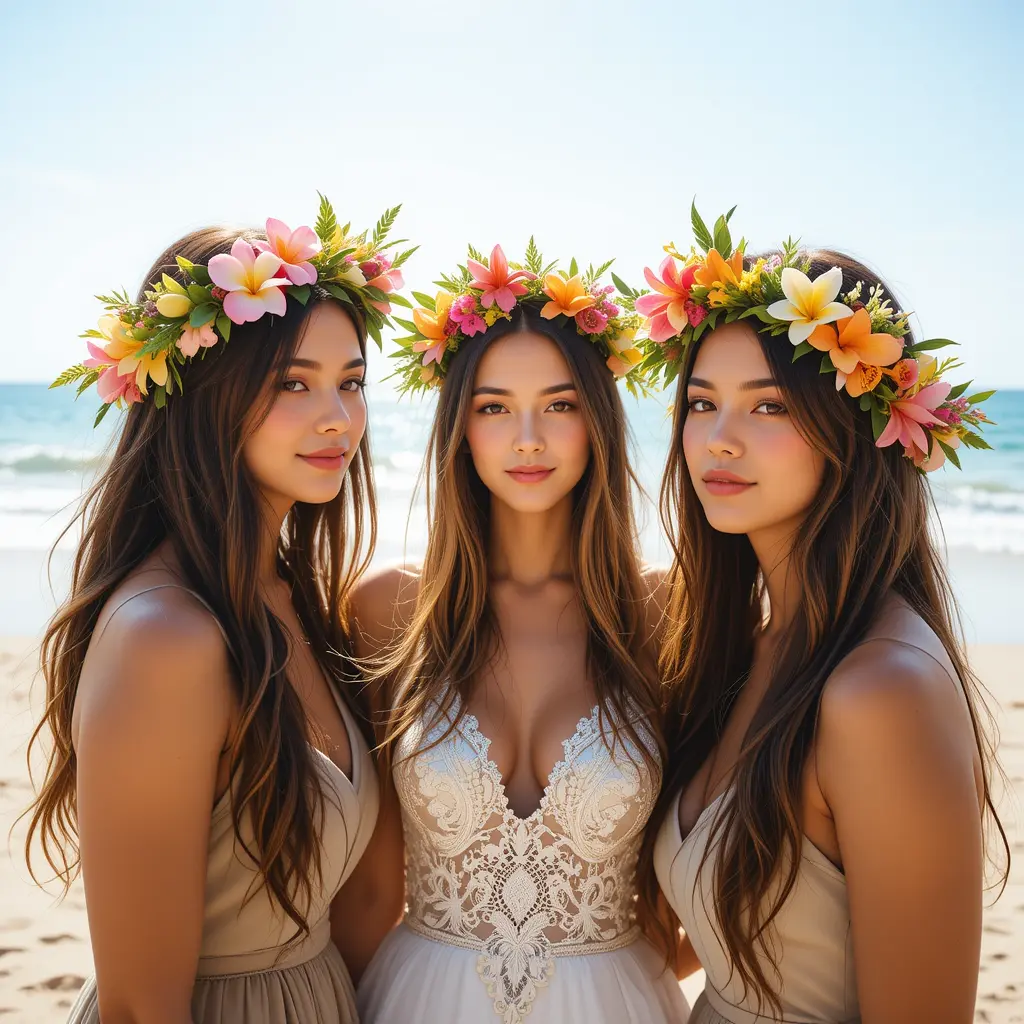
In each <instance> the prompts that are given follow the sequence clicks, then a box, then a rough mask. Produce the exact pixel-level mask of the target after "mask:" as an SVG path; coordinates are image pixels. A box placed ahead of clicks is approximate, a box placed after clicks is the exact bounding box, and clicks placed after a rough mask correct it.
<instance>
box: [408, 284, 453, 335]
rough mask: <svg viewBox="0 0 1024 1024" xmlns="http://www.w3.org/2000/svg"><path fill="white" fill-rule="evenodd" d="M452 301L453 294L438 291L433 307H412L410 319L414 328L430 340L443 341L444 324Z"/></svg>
mask: <svg viewBox="0 0 1024 1024" xmlns="http://www.w3.org/2000/svg"><path fill="white" fill-rule="evenodd" d="M454 301H455V296H454V295H452V293H451V292H438V293H437V298H436V299H435V300H434V308H433V309H424V308H422V307H421V308H417V309H414V310H413V311H412V321H413V323H414V324H415V325H416V330H418V331H419V332H420V334H422V335H423V337H424V338H429V339H430V340H431V341H444V339H445V333H444V325H445V324H446V323H447V322H448V310H449V309H451V308H452V303H453V302H454Z"/></svg>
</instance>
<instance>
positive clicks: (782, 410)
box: [688, 398, 787, 416]
mask: <svg viewBox="0 0 1024 1024" xmlns="http://www.w3.org/2000/svg"><path fill="white" fill-rule="evenodd" d="M702 402H703V403H705V404H707V405H711V406H713V405H714V403H713V402H712V401H711V399H710V398H691V399H690V400H689V403H688V406H689V410H690V412H695V413H701V412H708V411H709V410H708V409H698V408H696V406H697V405H698V404H699V403H702ZM762 405H771V406H774V407H775V411H774V412H763V413H761V415H762V416H785V415H786V412H787V410H786V407H785V406H784V405H783V404H782V403H781V402H773V401H772V400H771V399H770V398H764V399H762V400H761V401H760V402H758V403H757V405H755V406H754V409H755V410H756V409H759V408H760V407H761V406H762Z"/></svg>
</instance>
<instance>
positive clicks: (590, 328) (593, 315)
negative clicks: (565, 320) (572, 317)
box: [576, 306, 608, 334]
mask: <svg viewBox="0 0 1024 1024" xmlns="http://www.w3.org/2000/svg"><path fill="white" fill-rule="evenodd" d="M576 326H577V327H579V328H580V330H583V331H586V333H587V334H600V333H601V332H602V331H603V330H604V329H605V328H606V327H607V326H608V317H607V316H605V314H604V313H602V312H601V310H599V309H598V308H597V307H596V306H588V307H587V308H586V309H581V310H580V311H579V312H578V313H577V314H576Z"/></svg>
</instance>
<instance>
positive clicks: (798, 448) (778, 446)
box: [683, 323, 825, 551]
mask: <svg viewBox="0 0 1024 1024" xmlns="http://www.w3.org/2000/svg"><path fill="white" fill-rule="evenodd" d="M686 400H687V403H688V406H689V408H688V411H687V415H686V422H685V424H684V425H683V451H684V454H685V456H686V465H687V468H688V469H689V472H690V479H691V480H692V482H693V487H694V489H695V490H696V492H697V496H698V498H699V499H700V502H701V504H702V505H703V506H704V512H705V514H706V515H707V517H708V522H709V523H710V524H711V525H712V526H713V527H714V528H715V529H716V530H720V531H721V532H722V533H745V534H747V535H748V536H749V537H750V539H751V543H753V544H754V546H755V548H763V549H764V550H766V551H768V550H772V549H775V548H778V547H779V546H780V545H782V544H784V543H785V541H786V539H787V538H788V537H790V536H791V535H792V533H793V531H794V530H795V529H796V528H797V526H799V524H800V522H801V520H802V519H803V517H804V515H805V514H806V512H807V509H808V508H809V507H810V505H811V503H812V502H813V501H814V496H815V494H817V491H818V488H819V486H820V483H821V478H822V473H823V471H824V463H825V460H824V457H823V456H822V455H821V454H820V453H819V452H817V451H815V450H814V449H813V448H812V447H811V445H810V444H809V443H808V442H807V440H806V439H805V438H804V437H803V436H802V435H801V434H800V432H799V431H798V430H797V428H796V424H795V423H794V422H793V420H792V419H791V418H790V416H789V412H788V410H787V409H786V405H785V402H784V401H783V398H782V394H781V392H780V391H779V388H778V386H777V385H776V383H775V381H774V380H772V374H771V370H770V369H769V367H768V361H767V360H766V359H765V357H764V353H763V352H762V350H761V345H760V343H759V342H758V340H757V335H756V334H755V333H754V331H753V330H752V329H751V328H750V327H748V326H746V325H745V324H740V323H735V324H728V325H726V326H724V327H720V328H719V329H718V330H716V331H714V332H713V333H712V334H711V335H710V337H709V338H708V339H707V340H706V341H705V342H704V344H703V345H702V346H701V348H700V351H699V352H698V353H697V358H696V360H695V361H694V366H693V371H692V373H691V375H690V379H689V381H688V383H687V388H686Z"/></svg>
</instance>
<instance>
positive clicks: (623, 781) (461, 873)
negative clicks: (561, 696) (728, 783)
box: [358, 705, 689, 1024]
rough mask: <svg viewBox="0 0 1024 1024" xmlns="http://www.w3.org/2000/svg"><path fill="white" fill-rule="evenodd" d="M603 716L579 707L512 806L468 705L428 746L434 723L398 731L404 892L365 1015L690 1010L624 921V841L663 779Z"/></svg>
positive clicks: (673, 1013)
mask: <svg viewBox="0 0 1024 1024" xmlns="http://www.w3.org/2000/svg"><path fill="white" fill-rule="evenodd" d="M457 713H458V706H457V705H456V707H455V709H454V710H453V714H455V715H457ZM602 718H603V719H604V721H605V724H606V729H605V733H606V736H607V742H604V741H603V739H604V738H603V737H602V729H601V725H600V720H601V719H602ZM607 723H608V715H607V714H605V715H604V716H600V715H599V714H598V709H597V708H596V707H595V708H594V710H593V711H592V713H591V714H590V715H589V716H587V717H586V718H584V719H582V720H581V721H580V723H579V725H578V726H577V727H576V731H575V733H574V734H573V735H572V737H571V738H570V739H568V740H566V741H565V743H564V748H565V757H564V759H563V760H562V761H559V763H558V764H557V765H556V766H555V767H554V769H553V770H552V772H551V776H550V778H549V779H548V784H547V786H546V788H545V790H544V794H543V796H542V798H541V802H540V805H539V806H538V808H537V810H536V811H534V812H533V814H531V815H530V816H529V817H527V818H523V819H520V818H518V817H517V816H516V815H515V813H514V812H513V811H512V810H511V809H510V808H509V806H508V800H507V798H506V796H505V791H504V787H503V786H502V782H501V774H500V772H499V771H498V768H497V766H496V765H495V764H494V762H493V761H492V760H491V759H490V757H489V755H488V750H489V747H490V741H489V740H488V739H487V738H486V737H485V736H484V735H483V734H482V733H481V732H480V728H479V724H478V722H477V720H476V718H475V717H474V716H473V715H469V714H467V715H464V716H463V717H462V719H461V721H460V722H459V724H458V726H457V728H456V729H455V730H454V731H453V732H452V733H451V734H450V735H449V736H448V737H447V738H446V739H444V740H443V741H442V742H441V743H439V744H437V745H433V746H432V744H433V743H434V741H435V740H436V739H438V738H439V737H440V736H442V735H443V734H444V732H445V731H446V728H447V723H446V722H444V721H442V722H439V723H436V724H434V725H433V726H432V727H431V728H429V729H428V728H420V729H419V730H410V732H408V733H406V735H405V736H404V737H403V739H402V742H401V744H400V747H399V750H398V761H397V764H396V767H395V770H394V779H395V786H396V788H397V791H398V796H399V799H400V801H401V804H402V817H403V822H404V828H405V842H406V851H407V864H406V872H407V874H406V891H407V898H408V906H407V908H406V916H405V920H404V922H403V923H402V924H401V925H400V926H399V927H398V928H397V929H396V930H395V931H394V932H392V933H391V935H389V936H388V938H387V939H386V940H385V941H384V943H383V945H382V946H381V948H380V949H379V950H378V952H377V955H376V956H375V957H374V959H373V961H372V963H371V964H370V966H369V967H368V968H367V971H366V974H365V975H364V976H363V980H362V983H361V985H360V987H359V992H358V1004H359V1014H360V1020H361V1021H362V1024H419V1022H423V1024H426V1022H430V1024H434V1022H439V1021H444V1022H445V1024H480V1022H484V1021H487V1020H500V1021H502V1022H503V1024H518V1022H520V1021H523V1020H525V1019H526V1017H527V1016H529V1018H530V1024H556V1022H557V1024H575V1022H579V1024H605V1022H607V1024H681V1022H683V1021H686V1020H687V1018H688V1016H689V1008H688V1006H687V1004H686V1001H685V999H684V998H683V996H682V993H681V991H680V988H679V985H678V983H677V982H676V980H675V978H674V976H673V975H672V974H671V973H670V972H669V971H666V970H665V966H664V961H663V958H662V957H661V956H660V955H659V954H658V953H656V952H655V951H654V949H653V948H652V947H651V946H650V945H649V944H648V942H647V941H646V939H644V938H643V937H642V936H641V935H640V933H639V929H638V928H637V926H636V924H635V921H634V917H635V910H634V906H635V899H634V897H635V894H636V888H635V872H636V862H637V854H638V852H639V847H640V839H641V834H642V832H643V829H644V826H645V825H646V823H647V818H648V817H649V815H650V812H651V809H652V807H653V805H654V801H655V799H656V797H657V794H658V787H659V785H660V781H661V780H660V778H652V777H651V774H650V772H649V771H648V770H647V768H646V765H645V762H644V760H643V757H642V756H641V754H640V752H639V751H638V750H636V749H635V748H634V747H632V746H631V745H628V744H626V743H624V742H623V741H622V740H620V741H619V742H618V743H617V744H615V745H614V752H613V751H612V750H610V749H609V747H610V746H611V745H612V743H611V731H610V729H608V728H607Z"/></svg>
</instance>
